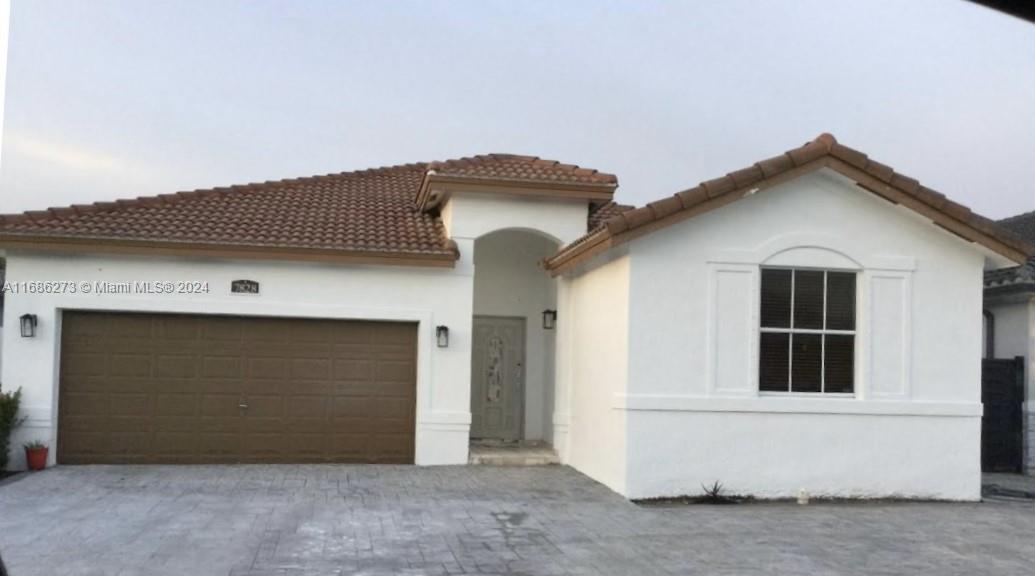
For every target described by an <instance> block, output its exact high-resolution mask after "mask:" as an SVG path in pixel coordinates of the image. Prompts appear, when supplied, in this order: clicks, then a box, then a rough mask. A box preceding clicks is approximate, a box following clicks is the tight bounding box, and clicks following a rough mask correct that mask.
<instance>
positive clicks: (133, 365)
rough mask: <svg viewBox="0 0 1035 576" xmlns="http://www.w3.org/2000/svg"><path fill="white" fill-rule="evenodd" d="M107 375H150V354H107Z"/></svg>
mask: <svg viewBox="0 0 1035 576" xmlns="http://www.w3.org/2000/svg"><path fill="white" fill-rule="evenodd" d="M109 359H110V364H109V365H108V375H110V376H150V375H151V368H152V367H151V355H150V354H146V353H145V354H112V355H110V356H109Z"/></svg>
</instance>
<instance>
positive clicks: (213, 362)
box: [200, 355, 244, 380]
mask: <svg viewBox="0 0 1035 576" xmlns="http://www.w3.org/2000/svg"><path fill="white" fill-rule="evenodd" d="M200 376H201V377H202V378H204V379H206V380H210V379H213V378H233V379H235V380H238V379H240V378H241V377H243V376H244V362H243V359H242V358H241V357H240V356H239V355H234V356H215V355H206V356H203V357H202V358H201V373H200Z"/></svg>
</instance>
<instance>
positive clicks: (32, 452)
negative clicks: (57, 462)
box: [25, 447, 48, 471]
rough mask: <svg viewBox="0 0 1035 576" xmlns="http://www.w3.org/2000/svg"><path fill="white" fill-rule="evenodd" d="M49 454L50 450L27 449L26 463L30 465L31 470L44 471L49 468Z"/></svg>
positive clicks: (44, 448)
mask: <svg viewBox="0 0 1035 576" xmlns="http://www.w3.org/2000/svg"><path fill="white" fill-rule="evenodd" d="M47 452H48V448H47V447H43V448H26V449H25V463H26V464H28V466H29V470H33V471H35V470H43V469H44V468H46V467H47Z"/></svg>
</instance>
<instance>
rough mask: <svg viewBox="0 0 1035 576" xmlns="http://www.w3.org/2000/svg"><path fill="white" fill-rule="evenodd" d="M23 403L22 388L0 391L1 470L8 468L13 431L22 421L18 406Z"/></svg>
mask: <svg viewBox="0 0 1035 576" xmlns="http://www.w3.org/2000/svg"><path fill="white" fill-rule="evenodd" d="M21 403H22V390H21V388H19V389H18V390H15V391H14V392H0V471H3V470H7V452H8V448H9V447H10V443H11V431H12V430H14V429H15V428H17V427H18V425H19V424H21V423H22V421H23V420H24V418H18V406H19V405H20V404H21Z"/></svg>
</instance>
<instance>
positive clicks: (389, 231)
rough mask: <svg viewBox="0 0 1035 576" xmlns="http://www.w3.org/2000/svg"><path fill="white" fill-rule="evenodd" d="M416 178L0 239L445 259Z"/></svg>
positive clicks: (42, 224) (212, 201)
mask: <svg viewBox="0 0 1035 576" xmlns="http://www.w3.org/2000/svg"><path fill="white" fill-rule="evenodd" d="M425 169H426V165H424V164H410V165H404V166H396V167H391V168H379V169H373V170H363V171H359V172H347V173H341V174H331V175H327V176H315V177H311V178H300V179H293V180H282V181H276V182H265V183H261V184H250V185H247V186H234V187H230V188H214V189H211V190H197V191H193V192H183V193H178V194H163V195H161V196H155V197H150V198H140V199H136V200H121V201H117V202H98V203H97V204H94V205H89V206H82V205H80V206H76V207H71V208H62V209H52V210H48V211H34V212H28V213H26V214H25V215H10V216H3V217H0V234H2V235H4V236H6V237H20V236H24V237H52V238H75V239H95V240H131V241H147V242H169V243H189V244H204V245H226V246H251V247H260V248H261V247H276V248H300V249H320V250H340V251H363V252H392V253H406V254H424V255H438V256H450V257H452V256H453V253H452V249H451V248H450V247H449V246H448V245H447V241H446V239H445V232H444V230H443V228H442V224H441V222H439V221H438V220H437V219H436V218H434V217H433V216H430V215H427V214H421V213H419V212H417V211H415V210H414V209H413V204H412V198H413V193H414V190H416V189H417V187H418V186H420V183H421V180H422V178H423V176H424V172H425ZM26 216H28V218H26Z"/></svg>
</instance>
